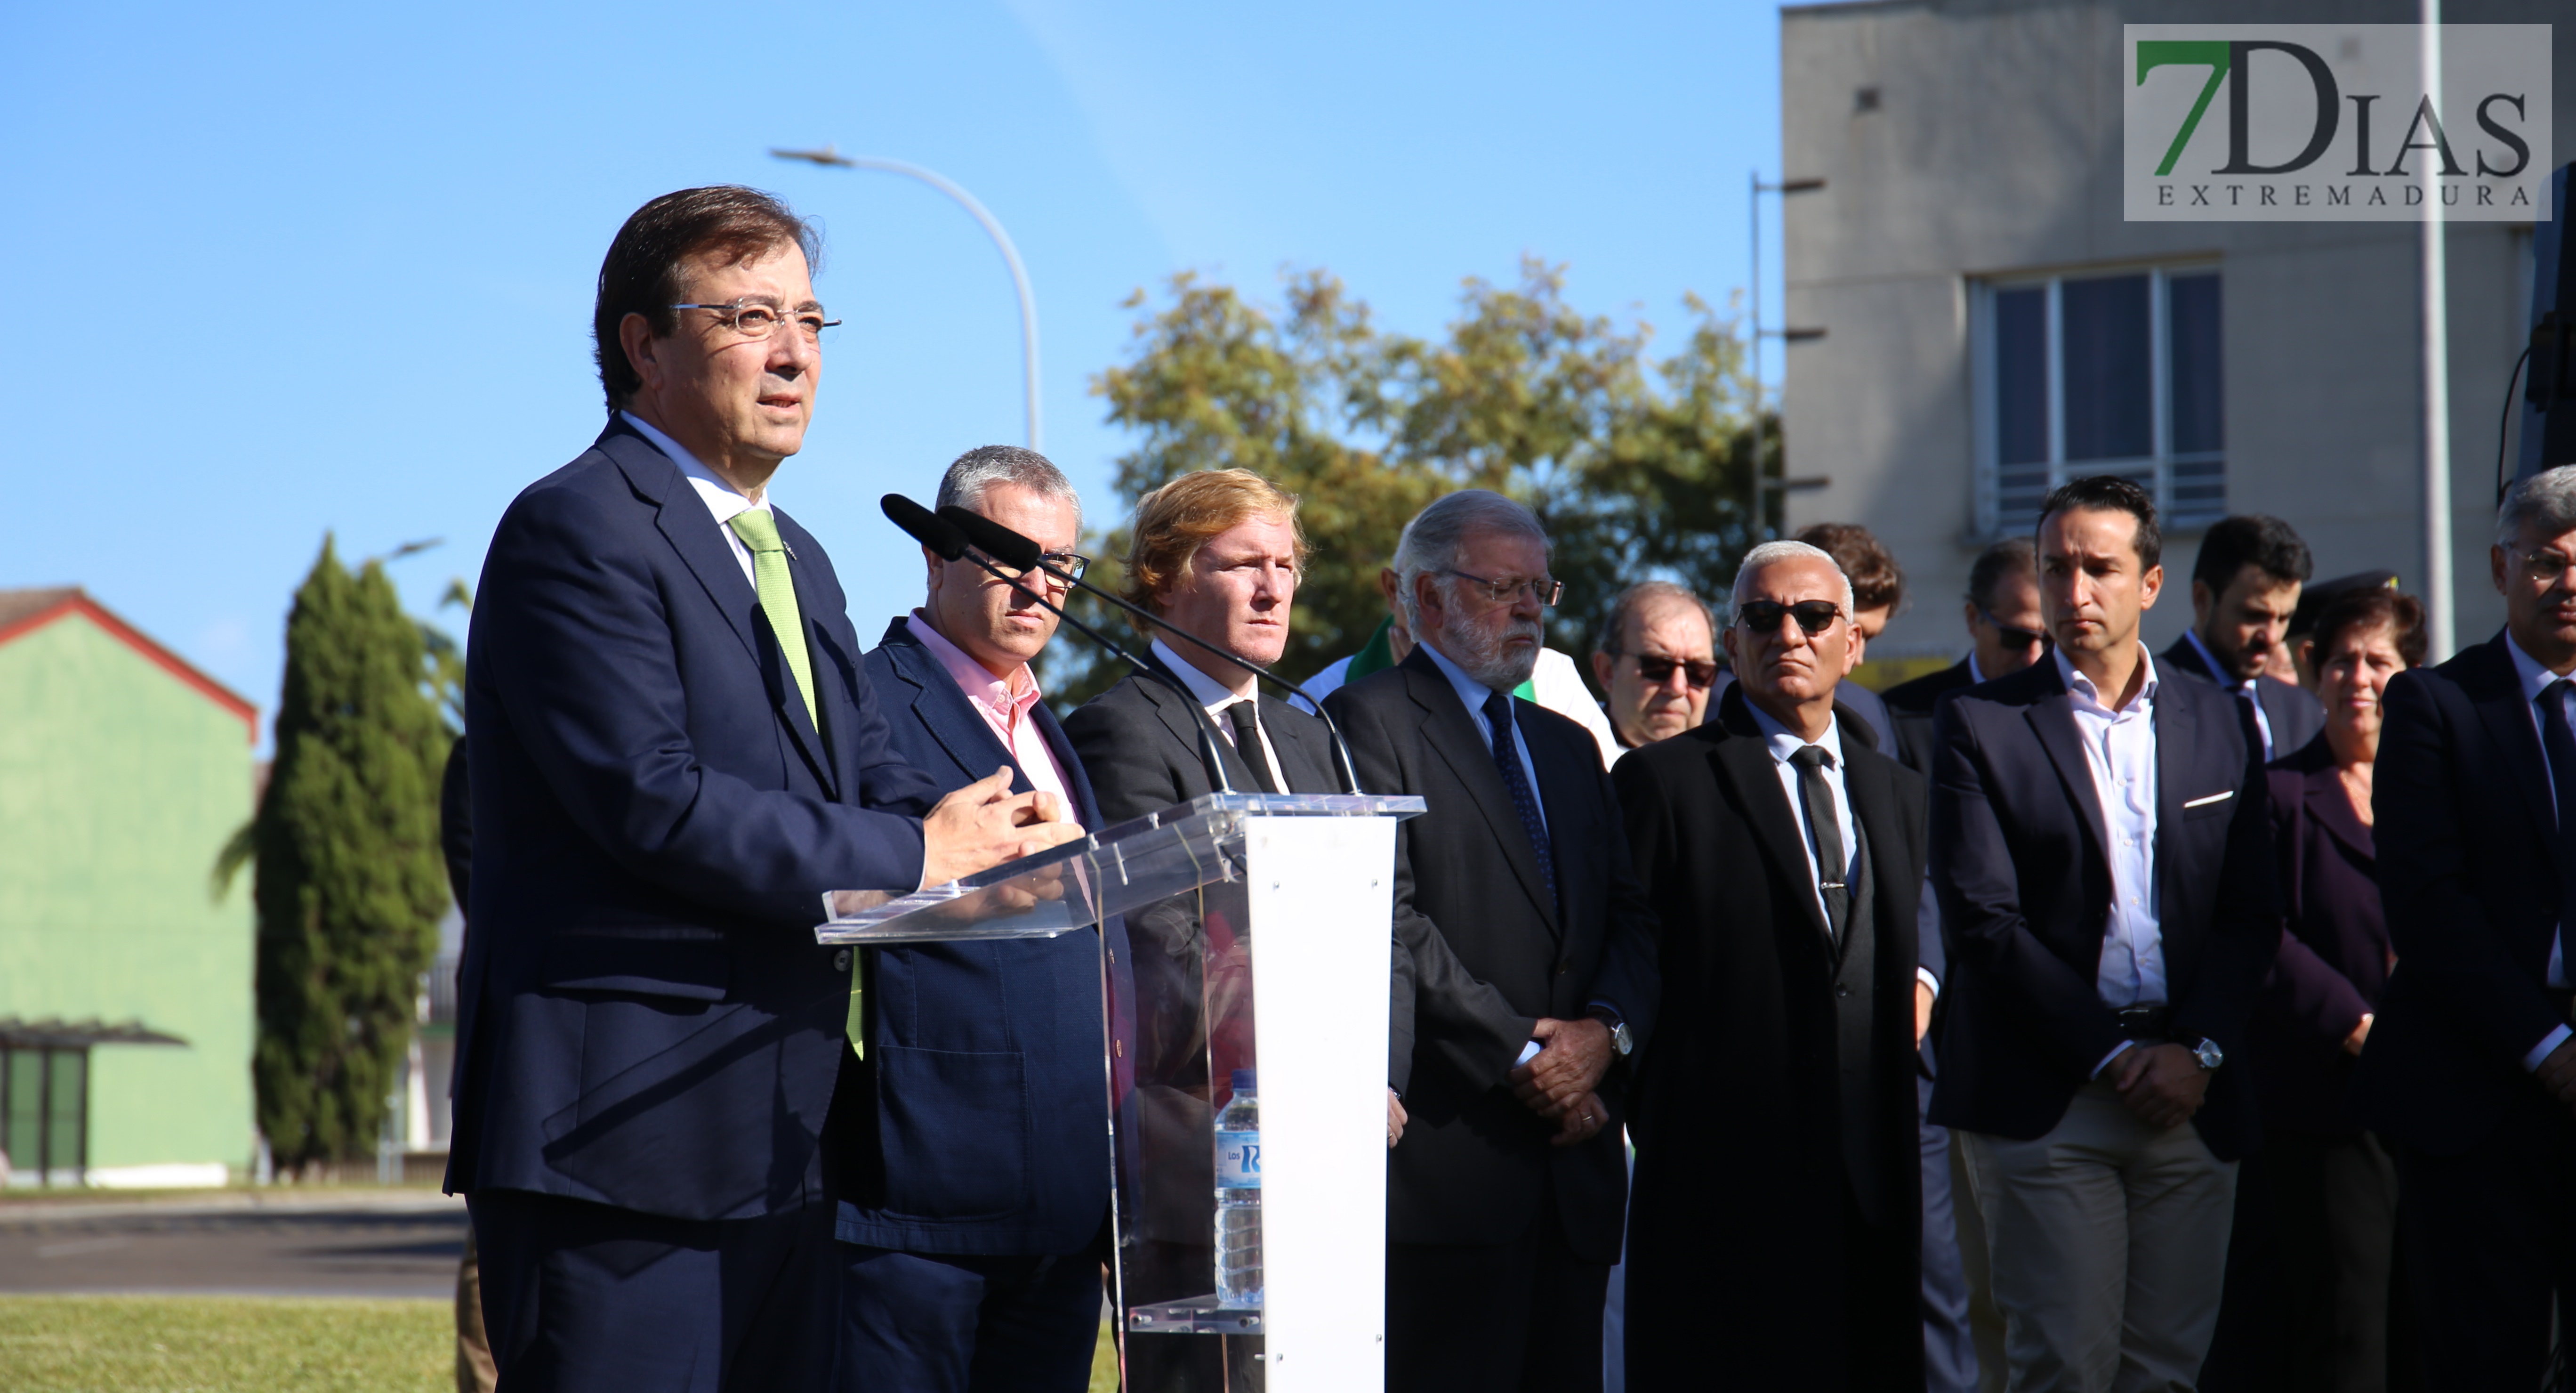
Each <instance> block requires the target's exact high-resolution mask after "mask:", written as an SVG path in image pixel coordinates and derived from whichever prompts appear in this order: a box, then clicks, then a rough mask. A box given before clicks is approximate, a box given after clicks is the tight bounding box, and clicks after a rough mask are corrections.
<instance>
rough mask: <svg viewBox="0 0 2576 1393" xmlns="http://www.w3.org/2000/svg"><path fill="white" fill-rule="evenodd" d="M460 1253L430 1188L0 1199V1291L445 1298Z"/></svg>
mask: <svg viewBox="0 0 2576 1393" xmlns="http://www.w3.org/2000/svg"><path fill="white" fill-rule="evenodd" d="M464 1250H465V1205H464V1203H463V1202H462V1201H460V1200H454V1199H449V1198H447V1197H445V1196H441V1195H406V1194H391V1195H385V1194H377V1195H359V1196H350V1197H339V1196H332V1195H328V1194H312V1193H309V1192H308V1193H306V1194H301V1195H295V1196H292V1197H276V1198H272V1197H270V1196H268V1195H265V1194H256V1195H248V1196H244V1195H232V1196H225V1197H221V1198H208V1199H203V1200H184V1201H175V1202H174V1201H127V1202H122V1203H119V1202H103V1203H70V1204H53V1203H50V1202H47V1203H34V1202H15V1203H10V1204H5V1205H0V1295H16V1294H24V1293H30V1292H157V1293H172V1292H185V1293H200V1294H207V1295H216V1294H222V1295H258V1296H374V1297H384V1296H427V1297H453V1296H454V1295H455V1294H456V1263H457V1259H458V1258H459V1257H460V1256H462V1254H463V1253H464Z"/></svg>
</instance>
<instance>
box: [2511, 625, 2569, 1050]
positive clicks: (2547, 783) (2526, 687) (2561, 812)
mask: <svg viewBox="0 0 2576 1393" xmlns="http://www.w3.org/2000/svg"><path fill="white" fill-rule="evenodd" d="M2504 650H2505V652H2506V653H2507V654H2508V655H2509V656H2511V657H2512V659H2513V675H2514V676H2515V678H2517V679H2519V680H2520V681H2521V683H2522V709H2523V710H2524V711H2525V712H2526V713H2528V714H2529V715H2530V717H2531V731H2532V734H2534V735H2536V736H2539V737H2540V786H2541V787H2542V788H2545V789H2548V790H2549V806H2550V807H2551V809H2552V810H2554V811H2555V812H2556V814H2557V816H2558V817H2559V819H2560V820H2561V821H2564V820H2565V819H2566V818H2567V816H2568V811H2567V809H2565V808H2561V807H2559V806H2558V785H2557V783H2556V782H2555V772H2554V771H2553V770H2551V769H2550V767H2549V736H2548V734H2547V732H2546V730H2545V729H2544V728H2543V727H2542V725H2541V714H2540V698H2541V694H2542V693H2544V692H2546V691H2547V690H2548V689H2549V684H2550V683H2552V682H2555V681H2557V680H2558V674H2557V673H2554V672H2551V671H2550V670H2549V669H2547V668H2545V667H2542V666H2541V665H2540V660H2539V659H2538V658H2535V657H2533V656H2531V655H2530V654H2528V653H2525V652H2523V651H2522V645H2521V644H2519V643H2516V642H2514V641H2513V635H2511V634H2507V635H2505V636H2504ZM2557 699H2558V701H2560V702H2561V703H2566V702H2567V700H2568V694H2567V692H2566V691H2565V690H2563V689H2562V690H2561V691H2560V692H2559V693H2558V697H2557ZM2560 710H2561V711H2563V712H2564V713H2565V714H2566V715H2568V716H2569V717H2570V724H2571V725H2576V706H2568V705H2564V704H2562V705H2561V707H2560ZM2564 953H2565V949H2564V947H2563V945H2562V944H2561V943H2560V941H2559V936H2558V933H2557V932H2556V931H2555V930H2553V931H2552V932H2551V933H2550V935H2549V985H2551V986H2553V987H2557V988H2560V989H2562V990H2563V989H2564V988H2565V987H2566V986H2567V959H2566V958H2565V956H2564ZM2571 1033H2576V1032H2570V1031H2569V1030H2568V1028H2567V1027H2566V1026H2563V1025H2561V1026H2556V1027H2553V1028H2552V1029H2551V1030H2550V1032H2549V1033H2548V1034H2547V1035H2544V1036H2542V1037H2541V1038H2540V1043H2539V1044H2537V1045H2534V1046H2532V1047H2531V1053H2529V1054H2526V1055H2524V1056H2523V1057H2522V1067H2523V1068H2525V1069H2537V1068H2539V1067H2540V1063H2541V1061H2542V1060H2545V1059H2547V1058H2549V1054H2550V1051H2552V1050H2555V1049H2557V1048H2558V1046H2559V1045H2560V1044H2561V1043H2563V1042H2564V1041H2565V1040H2566V1039H2567V1037H2568V1035H2569V1034H2571Z"/></svg>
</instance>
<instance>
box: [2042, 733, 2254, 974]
mask: <svg viewBox="0 0 2576 1393" xmlns="http://www.w3.org/2000/svg"><path fill="white" fill-rule="evenodd" d="M2221 691H2222V694H2223V695H2224V696H2225V700H2226V701H2227V703H2228V706H2229V707H2230V709H2231V710H2233V709H2235V708H2236V697H2235V696H2234V695H2233V694H2232V693H2225V690H2224V689H2223V688H2222V689H2221ZM2194 694H2196V693H2194ZM2069 719H2072V717H2070V718H2069ZM2151 720H2152V724H2153V725H2154V727H2155V733H2156V875H2155V879H2156V895H2157V927H2158V934H2159V937H2161V938H2162V940H2163V942H2164V954H2165V981H2166V982H2167V983H2168V984H2170V985H2171V986H2172V987H2173V989H2174V990H2176V991H2180V990H2182V989H2183V984H2184V983H2186V982H2189V981H2190V980H2191V977H2190V973H2189V968H2190V966H2191V963H2192V960H2193V959H2195V958H2197V957H2198V956H2199V950H2200V937H2199V935H2197V934H2188V933H2186V934H2177V933H2175V932H2174V930H2175V928H2177V927H2178V926H2179V925H2180V922H2181V914H2180V911H2181V908H2182V906H2183V905H2184V903H2186V901H2185V898H2184V896H2183V893H2182V887H2183V884H2184V883H2185V881H2186V880H2187V879H2188V878H2189V877H2192V876H2196V875H2208V876H2216V875H2217V874H2218V867H2216V866H2186V865H2184V864H2183V863H2182V846H2183V840H2182V819H2183V804H2185V803H2188V802H2191V801H2192V800H2194V799H2197V798H2204V797H2207V796H2208V795H2210V794H2213V793H2216V792H2218V791H2219V789H2218V788H2217V787H2214V786H2213V787H2203V786H2202V782H2201V781H2205V780H2207V779H2208V778H2209V774H2208V772H2207V762H2206V761H2204V760H2202V759H2200V758H2199V755H2200V741H2201V740H2202V739H2203V738H2204V734H2203V729H2202V723H2201V721H2200V717H2199V713H2197V712H2195V711H2193V710H2192V703H2191V701H2190V700H2189V696H2188V695H2186V693H2185V691H2184V689H2183V688H2181V687H2175V686H2159V687H2158V688H2157V692H2156V709H2155V712H2154V714H2153V716H2152V718H2151ZM2239 729H2240V730H2241V729H2242V726H2241V725H2240V726H2239ZM2206 738H2210V739H2215V738H2217V737H2216V736H2215V735H2214V734H2213V735H2209V736H2207V737H2206ZM2246 767H2247V766H2245V765H2241V764H2240V765H2238V766H2236V767H2235V768H2234V769H2232V770H2230V771H2229V773H2230V775H2231V776H2232V777H2234V779H2235V783H2233V784H2230V785H2227V786H2226V787H2228V788H2231V789H2233V790H2234V793H2235V797H2233V798H2230V799H2229V800H2228V802H2227V810H2228V813H2229V814H2230V815H2231V816H2232V815H2233V814H2234V813H2235V811H2236V800H2237V799H2241V798H2243V797H2244V796H2245V784H2246V779H2245V776H2244V770H2245V768H2246ZM2104 845H2105V846H2106V847H2107V846H2108V842H2107V841H2106V842H2105V843H2104ZM2104 854H2105V855H2106V856H2107V855H2108V854H2109V853H2108V852H2107V851H2106V852H2105V853H2104ZM2113 893H2114V894H2117V893H2118V891H2117V889H2116V888H2115V889H2114V890H2113Z"/></svg>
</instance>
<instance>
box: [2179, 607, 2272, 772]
mask: <svg viewBox="0 0 2576 1393" xmlns="http://www.w3.org/2000/svg"><path fill="white" fill-rule="evenodd" d="M2182 636H2183V637H2184V638H2187V639H2190V640H2191V651H2193V652H2195V653H2198V654H2199V655H2200V661H2201V665H2202V666H2204V667H2206V668H2208V669H2209V675H2210V676H2212V677H2215V678H2217V679H2218V682H2219V685H2220V686H2222V687H2226V686H2227V669H2226V668H2225V667H2223V666H2221V665H2220V663H2219V661H2218V655H2217V654H2215V653H2212V652H2210V651H2209V645H2208V644H2206V643H2203V642H2201V641H2200V630H2198V629H2185V630H2183V631H2182ZM2262 680H2263V675H2262V674H2261V673H2259V672H2258V673H2256V674H2255V675H2253V676H2252V677H2248V678H2246V679H2245V680H2244V681H2242V682H2239V683H2237V684H2236V685H2235V686H2233V687H2227V690H2229V691H2231V692H2234V693H2236V694H2237V695H2238V696H2241V697H2243V698H2245V699H2246V700H2247V701H2250V702H2252V703H2254V728H2255V729H2256V730H2259V731H2261V732H2263V762H2264V763H2265V764H2269V763H2271V762H2272V760H2273V758H2274V756H2273V753H2272V718H2271V717H2269V716H2266V715H2264V714H2263V689H2262V688H2261V687H2259V686H2257V685H2255V684H2256V683H2259V682H2261V681H2262Z"/></svg>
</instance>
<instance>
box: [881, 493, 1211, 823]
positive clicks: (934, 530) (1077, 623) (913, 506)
mask: <svg viewBox="0 0 2576 1393" xmlns="http://www.w3.org/2000/svg"><path fill="white" fill-rule="evenodd" d="M877 506H878V507H879V508H882V509H884V510H885V515H886V521H888V522H891V523H893V524H894V525H895V526H897V527H900V528H902V529H903V530H904V533H905V535H907V536H909V537H911V538H912V539H913V540H914V541H916V542H919V543H921V544H922V545H923V546H925V547H928V548H930V554H931V555H933V556H936V557H938V558H939V559H940V560H942V561H955V560H958V559H960V558H964V559H966V560H970V561H973V562H974V563H975V564H976V565H977V566H979V567H981V568H983V570H984V573H985V574H987V575H989V576H991V577H993V578H994V579H995V580H1001V581H1008V582H1010V583H1011V588H1012V589H1013V590H1015V591H1017V592H1018V593H1020V594H1022V595H1026V596H1028V597H1029V598H1030V599H1032V600H1035V601H1036V602H1037V603H1038V605H1039V607H1040V608H1042V609H1044V610H1046V611H1047V612H1048V613H1049V614H1052V615H1054V616H1055V617H1056V618H1058V619H1061V620H1063V621H1064V622H1065V623H1067V624H1070V625H1072V626H1073V627H1074V631H1075V632H1076V633H1079V634H1082V635H1083V636H1084V637H1086V638H1089V639H1090V640H1091V641H1092V642H1094V643H1097V644H1099V645H1100V646H1101V647H1103V648H1106V649H1108V650H1109V653H1110V656H1111V657H1114V658H1117V659H1119V660H1120V661H1122V662H1124V663H1126V664H1127V666H1129V667H1131V668H1134V669H1135V670H1136V671H1138V672H1140V673H1143V674H1145V675H1147V676H1150V677H1154V678H1156V679H1159V680H1160V681H1162V682H1163V683H1165V684H1166V685H1168V686H1169V687H1171V689H1172V690H1174V691H1176V692H1179V693H1180V694H1181V697H1182V699H1183V700H1185V701H1186V702H1188V704H1189V709H1191V710H1192V711H1196V712H1198V713H1199V721H1198V733H1199V759H1200V761H1201V762H1202V763H1204V764H1205V765H1206V766H1207V776H1208V786H1209V787H1210V788H1213V789H1215V790H1216V791H1217V792H1219V793H1232V792H1234V784H1233V782H1232V781H1230V780H1228V779H1227V778H1226V776H1225V758H1224V756H1222V755H1220V754H1218V753H1217V747H1216V739H1215V733H1216V722H1215V720H1214V719H1213V718H1211V717H1210V716H1209V715H1208V713H1207V708H1206V707H1204V706H1201V705H1199V699H1198V698H1197V697H1196V696H1195V695H1193V694H1192V693H1191V692H1190V689H1189V688H1188V687H1187V686H1185V685H1183V683H1182V682H1181V679H1179V678H1178V677H1175V676H1173V675H1172V674H1170V673H1168V672H1165V671H1163V670H1162V669H1161V668H1160V667H1157V666H1154V665H1153V664H1150V663H1146V662H1144V661H1142V660H1140V659H1139V658H1137V656H1136V655H1135V654H1133V653H1130V652H1128V651H1127V650H1126V649H1124V648H1121V647H1119V646H1118V644H1117V642H1116V641H1115V640H1113V639H1111V638H1110V637H1109V636H1108V635H1107V634H1104V633H1102V632H1100V631H1099V630H1098V629H1095V628H1093V627H1091V626H1090V625H1088V624H1085V623H1083V622H1082V621H1081V620H1079V619H1076V618H1074V617H1073V616H1072V615H1070V614H1067V613H1065V612H1064V611H1063V610H1061V609H1058V608H1056V606H1055V605H1054V604H1053V603H1052V602H1050V601H1049V600H1048V599H1047V597H1046V596H1044V595H1041V594H1039V593H1037V591H1036V590H1032V589H1030V588H1029V587H1028V586H1026V585H1023V584H1021V581H1022V580H1023V578H1024V577H1025V576H1026V575H1027V573H1028V572H1029V571H1030V570H1031V569H1032V568H1031V567H1030V566H1019V567H1016V568H1015V569H1017V570H1018V571H1019V572H1020V573H1021V574H1020V575H1015V576H1014V575H1004V574H1003V573H1002V570H1001V567H1000V566H997V565H995V564H994V563H993V562H991V561H988V560H986V559H985V557H984V556H978V555H975V552H977V551H983V552H984V553H985V555H987V556H989V555H990V554H991V550H990V549H989V548H984V547H979V546H969V544H968V542H967V540H966V534H965V533H964V532H962V531H960V530H959V529H958V528H957V527H956V526H955V525H954V524H953V523H951V522H950V521H949V520H948V519H947V518H945V517H942V516H941V515H940V514H938V513H934V512H932V511H930V510H929V509H928V508H925V507H923V506H921V505H920V504H918V503H915V502H913V501H912V500H911V499H909V498H906V497H904V496H903V495H902V494H899V493H889V494H887V495H886V496H885V497H883V498H881V499H878V500H877ZM947 511H948V512H952V513H955V514H957V515H958V516H959V517H967V518H974V519H975V520H976V521H978V522H981V521H983V519H982V518H981V517H978V516H977V515H976V514H974V513H970V512H967V511H966V510H965V509H963V508H950V509H948V510H947ZM1005 530H1007V529H1005ZM1010 535H1011V536H1013V537H1017V538H1019V540H1020V541H1021V542H1022V543H1025V544H1026V546H1027V547H1028V549H1029V550H1030V552H1031V553H1032V554H1034V553H1035V551H1036V549H1037V543H1035V542H1031V541H1029V539H1028V538H1026V537H1021V536H1020V534H1018V533H1016V532H1012V533H1010ZM1004 564H1009V563H1004Z"/></svg>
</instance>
